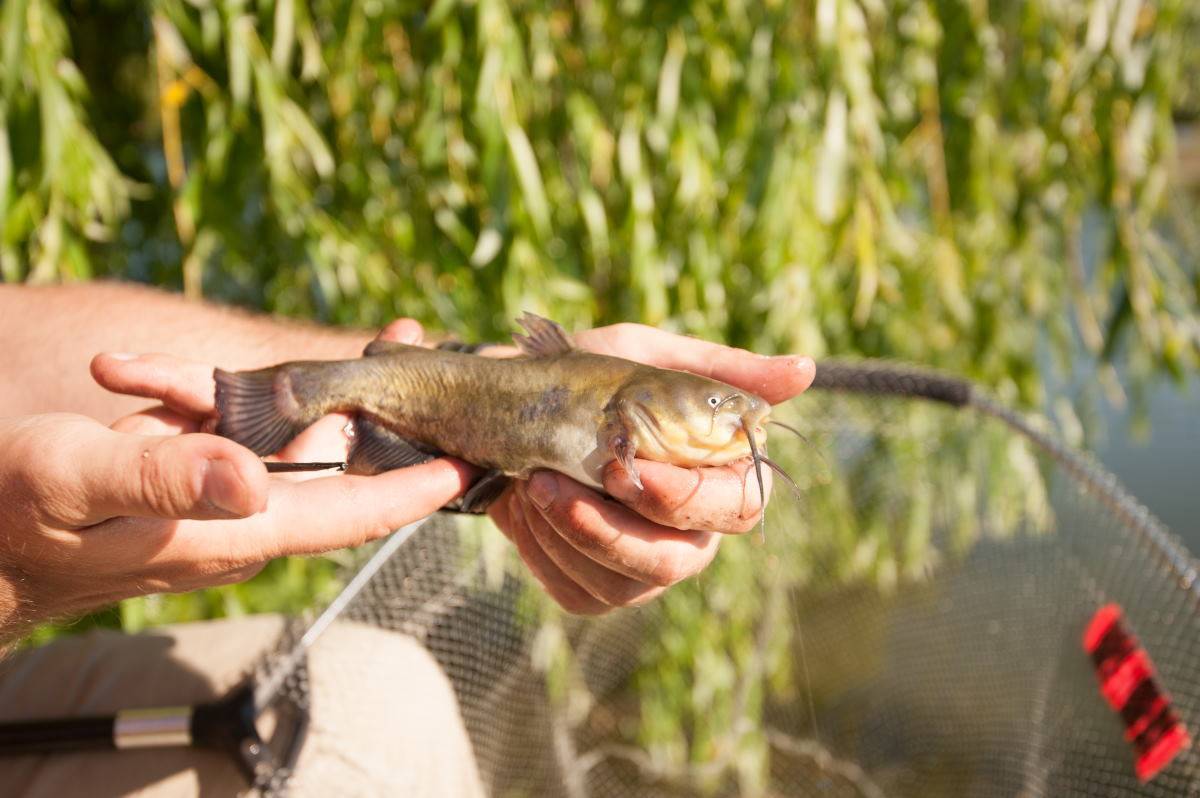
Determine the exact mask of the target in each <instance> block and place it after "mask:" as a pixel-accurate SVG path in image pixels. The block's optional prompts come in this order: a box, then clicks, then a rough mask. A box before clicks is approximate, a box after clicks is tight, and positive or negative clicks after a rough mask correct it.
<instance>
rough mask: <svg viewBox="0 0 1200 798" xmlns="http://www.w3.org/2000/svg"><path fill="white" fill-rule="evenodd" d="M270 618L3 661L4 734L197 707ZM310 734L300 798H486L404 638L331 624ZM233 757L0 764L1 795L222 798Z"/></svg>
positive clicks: (78, 756) (444, 688)
mask: <svg viewBox="0 0 1200 798" xmlns="http://www.w3.org/2000/svg"><path fill="white" fill-rule="evenodd" d="M282 628H283V621H282V619H280V618H278V617H276V616H253V617H249V618H242V619H237V620H225V621H212V622H205V623H192V624H181V625H178V626H173V627H168V628H165V629H162V630H158V631H155V632H151V633H147V634H140V635H121V634H118V633H114V632H109V631H96V632H89V633H87V634H85V635H81V636H79V637H75V638H69V639H65V640H61V641H57V642H55V643H53V644H51V645H48V646H44V647H42V648H38V649H33V650H29V651H25V652H21V653H19V654H17V655H14V656H13V657H11V658H10V659H8V660H6V661H4V662H0V721H10V720H30V719H34V718H46V717H71V716H86V715H109V714H112V713H114V712H116V711H117V710H118V709H127V708H136V707H149V706H169V705H181V704H196V703H201V702H205V701H209V700H212V699H213V698H216V697H218V696H220V695H222V694H223V693H224V692H225V691H227V690H228V689H229V688H230V687H232V686H233V685H235V684H236V683H237V682H238V681H239V680H240V679H241V678H242V677H243V675H244V674H245V673H246V672H247V671H248V670H249V669H250V668H251V667H252V666H253V665H254V663H255V662H256V661H257V660H258V659H259V658H260V657H261V656H263V655H264V654H265V653H267V652H269V651H270V650H271V649H272V648H273V647H274V645H275V644H276V641H277V640H278V638H279V634H280V632H281V631H282ZM309 674H310V684H311V687H312V723H311V727H310V731H309V735H308V738H307V740H306V742H305V746H304V748H303V750H302V752H301V756H300V761H299V764H298V766H297V772H296V775H295V778H294V779H293V782H292V785H293V787H292V790H291V792H292V793H293V794H296V795H301V796H307V795H313V796H317V795H321V796H324V795H363V796H367V795H411V796H434V795H437V796H455V795H462V796H476V795H482V794H483V790H482V788H481V787H480V783H479V778H478V775H477V774H476V770H475V764H474V758H473V755H472V752H471V748H470V742H469V740H468V739H467V736H466V732H465V730H464V729H463V726H462V721H461V718H460V716H459V713H458V706H457V703H456V702H455V698H454V694H453V690H452V689H451V687H450V685H449V683H448V682H447V680H446V678H445V676H444V675H443V674H442V672H441V670H440V669H439V668H438V666H437V663H436V661H435V660H434V659H433V658H432V657H431V656H430V655H429V653H428V652H426V651H425V650H424V649H423V648H421V646H419V645H418V644H417V643H415V642H414V641H413V640H411V639H410V638H407V637H404V636H403V635H398V634H394V633H391V632H386V631H383V630H380V629H376V628H374V627H368V626H361V625H358V624H349V623H347V624H336V625H334V626H333V627H331V628H330V629H329V630H328V631H327V632H326V633H325V635H324V636H323V637H322V638H321V639H320V640H319V641H318V643H317V644H316V646H314V648H313V650H312V651H311V652H310V655H309ZM244 791H245V782H244V781H243V779H242V777H241V775H240V773H239V771H238V770H237V769H236V768H235V767H234V765H233V764H232V762H231V761H230V760H229V758H228V757H227V756H226V755H224V754H220V753H216V752H209V751H202V750H197V749H156V750H150V749H147V750H130V751H120V752H114V751H97V752H86V753H72V754H56V755H51V756H36V757H35V756H23V757H12V758H3V757H0V795H4V796H10V795H11V796H30V797H31V798H43V797H47V798H48V797H49V796H55V798H59V797H60V796H61V797H63V798H71V797H72V796H81V797H82V796H106V795H114V796H115V795H136V796H146V798H168V797H170V798H174V796H232V795H237V794H238V793H239V792H244Z"/></svg>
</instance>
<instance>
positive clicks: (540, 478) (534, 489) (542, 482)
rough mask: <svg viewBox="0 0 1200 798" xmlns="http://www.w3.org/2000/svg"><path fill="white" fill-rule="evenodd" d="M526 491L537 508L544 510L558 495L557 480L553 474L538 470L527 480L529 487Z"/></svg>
mask: <svg viewBox="0 0 1200 798" xmlns="http://www.w3.org/2000/svg"><path fill="white" fill-rule="evenodd" d="M526 492H527V493H528V494H529V498H530V499H532V500H533V503H534V504H536V505H537V507H538V509H539V510H545V509H547V508H549V507H550V505H551V504H553V503H554V499H555V498H556V497H557V496H558V480H557V479H556V478H555V477H554V475H553V474H550V473H548V472H546V471H539V472H538V473H536V474H534V475H533V479H531V480H529V488H528V489H527V491H526Z"/></svg>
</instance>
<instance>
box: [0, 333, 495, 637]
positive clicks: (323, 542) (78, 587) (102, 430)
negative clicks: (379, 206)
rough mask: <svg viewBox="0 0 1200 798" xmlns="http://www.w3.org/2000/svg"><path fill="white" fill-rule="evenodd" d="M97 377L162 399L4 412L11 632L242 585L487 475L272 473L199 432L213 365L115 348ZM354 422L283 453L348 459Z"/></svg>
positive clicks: (96, 366) (365, 536)
mask: <svg viewBox="0 0 1200 798" xmlns="http://www.w3.org/2000/svg"><path fill="white" fill-rule="evenodd" d="M418 329H419V328H418ZM93 372H94V373H95V376H96V377H97V378H98V380H99V381H100V382H101V384H105V385H107V386H109V387H117V386H122V385H123V386H125V387H126V388H127V389H130V390H129V391H128V392H130V393H134V394H137V395H141V396H146V395H152V396H154V397H155V398H158V399H160V400H162V401H163V403H164V404H163V405H162V406H159V407H156V408H154V409H152V410H148V411H146V412H143V413H137V414H134V415H132V416H128V417H126V418H123V419H121V420H120V421H118V422H116V423H115V424H114V425H113V426H112V428H108V427H105V426H104V425H102V424H100V423H98V422H96V421H93V420H91V419H88V418H86V417H83V416H77V415H71V414H47V415H40V416H24V417H17V418H10V419H4V420H0V451H3V452H4V453H5V457H4V459H3V461H0V530H3V533H4V534H3V535H0V641H2V640H3V639H5V638H8V637H12V636H13V635H15V634H16V633H18V632H19V631H20V630H21V629H22V628H25V627H27V626H28V625H30V624H32V623H36V622H38V621H41V620H45V619H48V618H53V617H56V616H63V615H68V614H72V613H77V612H80V611H83V610H87V609H92V608H95V607H98V606H101V605H104V604H107V603H110V602H113V601H116V600H119V599H123V598H127V597H130V596H136V595H142V594H146V593H158V592H171V591H185V590H193V589H196V588H200V587H207V586H212V585H219V584H226V583H231V582H238V581H242V580H244V579H248V578H249V577H251V576H253V575H254V574H255V573H257V572H258V571H259V570H260V569H261V568H262V566H263V565H264V564H265V563H266V562H267V561H269V560H271V559H273V558H275V557H279V556H281V555H286V554H309V553H316V552H321V551H328V550H331V549H336V548H343V547H346V546H355V545H359V544H361V543H363V542H365V541H368V540H372V539H374V538H378V537H381V536H383V535H387V534H389V533H390V532H392V531H393V530H395V529H397V528H399V527H401V526H403V525H405V524H407V523H410V522H412V521H415V520H417V519H420V518H424V517H425V516H427V515H429V514H430V513H432V512H434V511H435V510H437V509H438V508H439V507H441V506H443V505H444V504H445V503H446V502H448V501H450V500H451V499H453V498H454V497H456V496H458V495H459V494H460V493H462V491H464V490H465V489H466V488H467V487H468V486H469V485H470V484H471V480H472V479H473V477H474V476H475V475H476V472H475V471H474V469H472V468H471V467H469V466H467V465H465V464H463V463H460V462H458V461H456V460H452V459H449V458H442V459H438V460H434V461H432V462H429V463H426V464H424V465H420V466H416V467H413V468H406V469H403V470H400V471H392V472H389V473H387V474H381V475H379V476H374V477H360V476H348V475H339V476H335V477H318V478H308V479H303V480H300V479H296V478H290V479H289V478H286V477H268V475H267V471H266V468H265V467H264V466H263V464H262V462H261V461H260V460H259V458H258V457H256V456H255V455H254V454H253V453H252V452H250V451H249V450H248V449H245V448H243V447H241V446H239V445H237V444H236V443H234V442H232V441H229V440H226V439H224V438H220V437H217V436H215V435H207V434H204V433H201V432H198V430H199V429H200V428H201V426H202V424H203V422H204V421H205V419H207V418H208V417H209V416H211V415H212V412H213V407H212V402H213V383H212V368H211V367H209V366H201V365H200V364H190V363H186V362H182V361H178V360H175V359H173V358H167V357H165V356H147V357H140V358H133V359H122V358H117V357H113V356H108V355H104V356H100V357H98V358H97V359H96V360H95V361H94V363H93ZM344 425H345V419H344V418H342V419H339V418H336V417H327V418H325V419H323V420H322V422H320V423H318V424H316V425H314V426H313V427H311V428H310V429H309V430H307V431H306V432H305V433H304V434H302V435H301V436H299V437H298V438H297V439H296V440H295V441H293V442H292V443H291V444H289V446H288V447H287V449H285V450H284V451H283V452H281V453H280V456H281V457H283V458H286V459H297V460H312V459H326V460H340V459H344V455H345V450H346V438H345V435H344V434H343V433H342V431H341V428H342V426H344Z"/></svg>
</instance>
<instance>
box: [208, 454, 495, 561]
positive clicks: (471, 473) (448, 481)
mask: <svg viewBox="0 0 1200 798" xmlns="http://www.w3.org/2000/svg"><path fill="white" fill-rule="evenodd" d="M478 473H479V472H478V470H477V469H475V468H474V467H472V466H470V465H468V464H466V463H463V462H461V461H459V460H455V459H453V458H449V457H443V458H439V459H437V460H431V461H429V462H428V463H423V464H421V465H416V466H409V467H407V468H400V469H397V470H395V471H388V472H385V473H383V474H379V475H377V476H369V477H368V476H354V475H348V474H343V475H339V476H334V477H322V478H318V479H310V480H307V481H304V482H274V483H273V484H272V486H271V493H270V498H269V500H268V504H267V510H266V512H264V513H261V514H259V515H257V516H254V517H252V518H248V519H245V520H244V521H243V522H242V523H241V524H238V525H236V526H237V529H236V530H234V528H233V527H230V530H231V532H232V534H229V535H219V536H213V538H212V543H213V544H214V545H213V546H212V551H211V554H212V556H214V557H217V558H221V557H228V556H229V554H230V553H231V552H234V553H236V554H237V555H238V556H239V558H240V559H243V560H245V561H247V562H261V561H263V560H269V559H272V558H274V557H279V556H283V555H286V554H316V553H319V552H324V551H331V550H333V549H340V548H347V547H352V546H360V545H362V544H363V543H366V542H368V541H371V540H375V539H377V538H381V537H384V536H386V535H389V534H391V533H392V532H394V531H396V530H397V529H399V528H400V527H402V526H404V525H405V524H409V523H412V522H413V521H417V520H420V519H422V518H425V517H426V516H428V515H431V514H432V513H435V512H437V511H438V510H440V509H441V508H442V507H444V506H445V505H446V503H447V502H449V501H450V500H452V499H454V498H455V497H457V496H459V495H461V494H462V493H463V492H464V491H465V490H467V488H469V487H470V486H471V483H472V481H473V480H474V478H475V477H476V476H477V475H478ZM218 523H220V522H218ZM220 538H224V540H220Z"/></svg>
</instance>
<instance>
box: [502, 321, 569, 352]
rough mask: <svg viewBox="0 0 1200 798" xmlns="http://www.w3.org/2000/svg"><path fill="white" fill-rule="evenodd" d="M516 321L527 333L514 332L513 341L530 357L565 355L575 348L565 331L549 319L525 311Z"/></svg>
mask: <svg viewBox="0 0 1200 798" xmlns="http://www.w3.org/2000/svg"><path fill="white" fill-rule="evenodd" d="M517 323H518V324H520V325H521V326H522V327H524V328H525V331H526V332H527V333H528V335H521V334H520V333H514V334H513V341H514V342H515V343H516V345H517V346H519V347H520V348H521V351H522V352H524V353H525V354H527V355H529V356H530V357H549V356H551V355H565V354H566V353H568V352H571V351H574V349H575V347H574V346H572V345H571V341H570V339H568V338H567V333H566V331H565V330H564V329H563V328H562V327H561V326H559V325H558V324H556V323H555V322H552V321H550V320H549V319H543V318H542V317H541V316H536V315H534V314H532V313H526V314H524V315H523V316H521V318H519V319H517Z"/></svg>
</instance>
